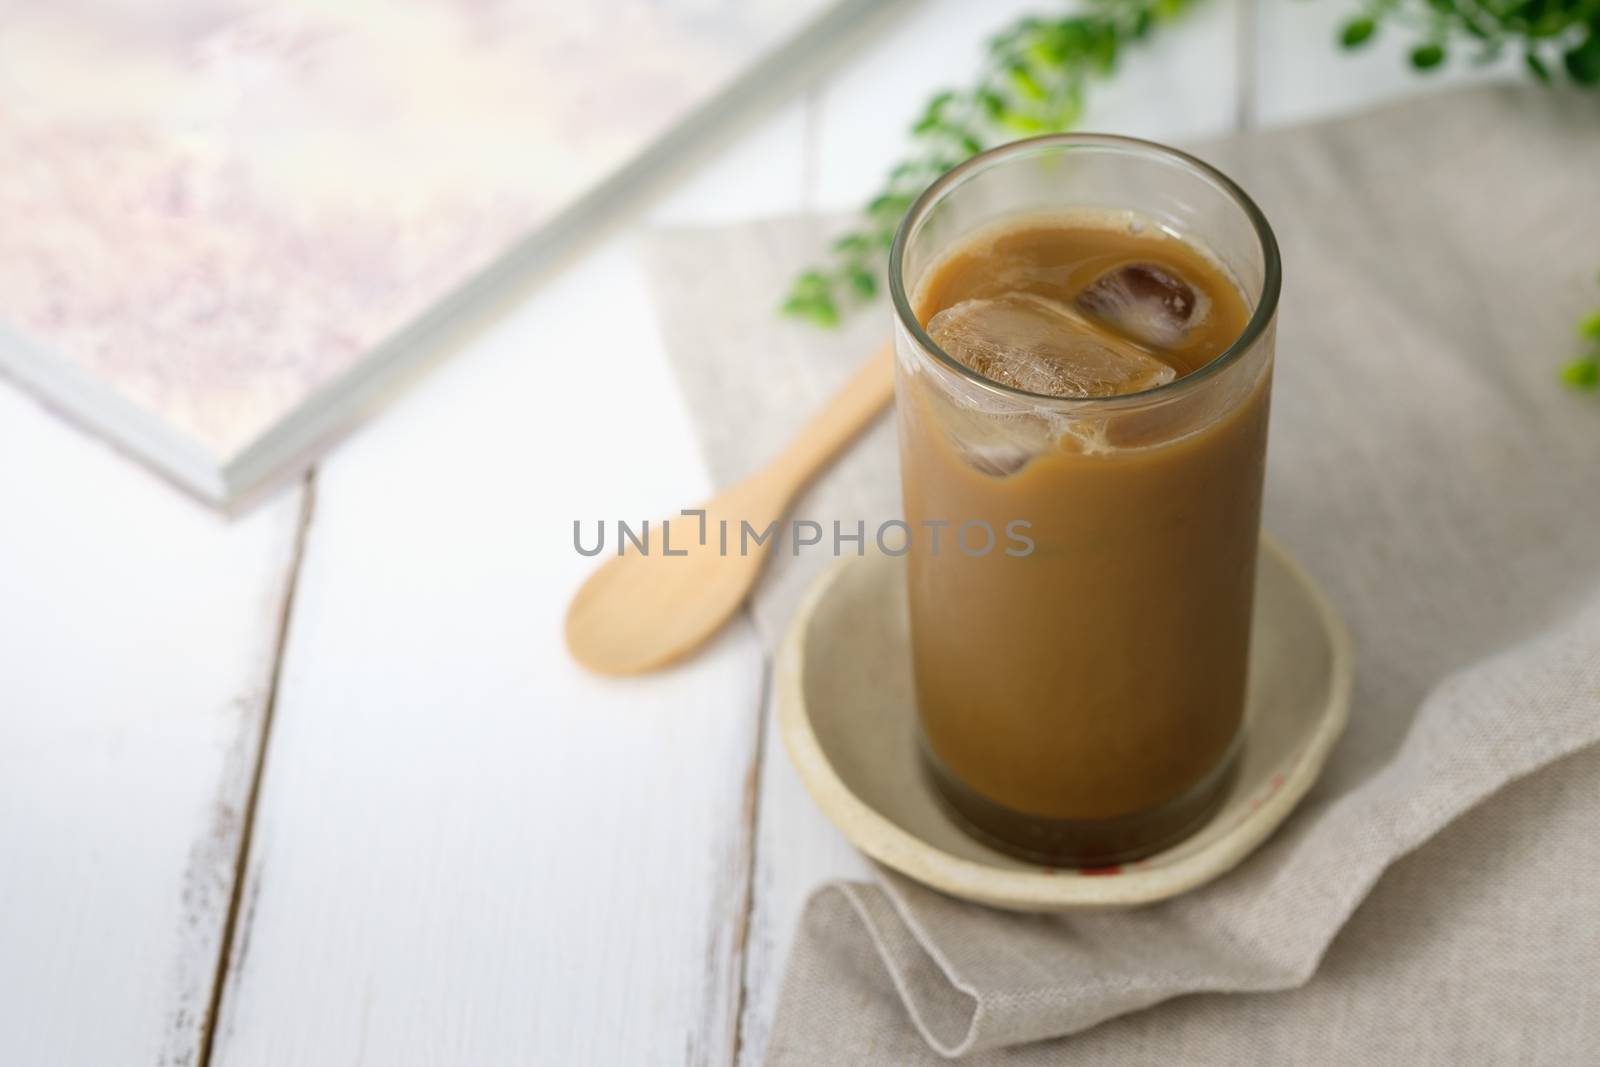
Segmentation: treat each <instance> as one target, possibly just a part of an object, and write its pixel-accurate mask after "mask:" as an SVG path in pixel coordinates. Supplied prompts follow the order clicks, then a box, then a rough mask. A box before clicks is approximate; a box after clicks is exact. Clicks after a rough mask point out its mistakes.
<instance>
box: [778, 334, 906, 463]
mask: <svg viewBox="0 0 1600 1067" xmlns="http://www.w3.org/2000/svg"><path fill="white" fill-rule="evenodd" d="M892 399H894V344H893V342H889V341H885V342H884V343H883V345H882V346H880V347H879V348H878V349H877V351H875V352H873V353H872V355H871V356H870V357H868V359H867V361H866V362H865V363H863V364H862V365H861V369H860V370H858V371H856V373H855V375H854V376H852V377H851V379H850V380H849V381H848V382H846V383H845V384H844V386H843V387H842V388H840V390H839V391H838V392H837V393H835V394H834V395H833V398H832V399H831V400H829V401H828V403H827V404H826V405H824V406H823V408H822V410H821V411H819V412H817V414H815V415H814V416H812V418H811V421H810V422H807V423H806V424H805V426H803V427H801V429H800V432H799V433H798V434H796V435H795V437H794V440H792V441H790V442H789V444H788V447H786V448H785V449H784V450H783V451H782V452H781V453H779V455H778V458H777V459H775V460H773V461H772V465H771V467H770V468H769V472H770V473H769V476H770V477H771V478H773V480H774V481H775V482H780V483H782V484H783V485H784V488H785V489H786V490H787V493H788V494H793V493H796V492H798V491H799V490H800V489H801V487H803V486H804V485H805V484H806V483H807V482H809V481H810V480H811V479H812V478H813V477H814V476H815V475H816V474H817V472H818V471H821V470H822V469H823V468H824V467H825V466H827V463H828V461H829V460H830V459H832V458H833V456H834V454H835V453H837V452H838V451H839V450H840V449H841V448H843V447H844V446H845V445H847V444H849V443H850V441H851V440H853V439H854V438H855V437H856V435H857V434H859V433H860V432H861V431H862V430H864V429H865V428H866V427H867V425H868V424H869V423H871V422H872V420H873V419H874V418H876V417H877V415H878V413H879V412H881V411H882V410H883V409H884V408H885V407H886V406H887V405H888V403H889V401H890V400H892Z"/></svg>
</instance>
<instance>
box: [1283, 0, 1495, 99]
mask: <svg viewBox="0 0 1600 1067" xmlns="http://www.w3.org/2000/svg"><path fill="white" fill-rule="evenodd" d="M1254 2H1255V3H1256V4H1257V5H1258V8H1257V16H1256V25H1257V49H1256V53H1257V62H1256V74H1255V80H1256V102H1255V112H1256V115H1257V117H1258V118H1259V120H1260V121H1261V122H1262V123H1263V124H1270V123H1283V122H1292V121H1298V120H1303V119H1310V118H1315V117H1317V116H1319V115H1329V114H1337V113H1340V112H1345V111H1351V110H1354V109H1357V108H1361V107H1365V106H1367V105H1370V104H1376V103H1378V102H1381V101H1384V100H1391V99H1396V98H1399V97H1403V96H1407V95H1410V94H1413V93H1423V92H1430V91H1434V90H1437V89H1441V88H1445V87H1447V86H1451V85H1460V84H1464V83H1467V82H1472V81H1481V80H1485V79H1493V78H1503V77H1507V76H1514V75H1515V74H1516V72H1517V71H1519V70H1520V66H1519V65H1520V63H1521V59H1520V57H1518V56H1516V55H1507V56H1505V57H1504V58H1503V59H1502V61H1500V62H1498V63H1495V64H1492V65H1490V66H1487V67H1475V66H1472V65H1471V64H1469V63H1467V62H1464V61H1462V59H1457V60H1455V61H1453V62H1452V63H1451V64H1450V65H1449V66H1448V67H1445V68H1442V69H1437V70H1434V71H1432V72H1429V73H1418V72H1417V71H1415V70H1413V69H1412V68H1411V65H1410V63H1409V62H1408V61H1407V58H1406V57H1407V54H1408V53H1409V51H1410V49H1411V47H1412V46H1413V45H1415V44H1417V43H1418V38H1417V36H1416V34H1415V33H1414V32H1413V31H1412V30H1411V29H1410V28H1407V27H1401V26H1385V27H1384V28H1382V29H1381V30H1380V31H1379V33H1378V36H1377V37H1375V38H1374V39H1373V40H1371V41H1369V42H1368V43H1367V45H1366V46H1365V47H1364V48H1362V49H1360V50H1359V51H1354V52H1350V51H1346V50H1344V49H1342V48H1340V47H1339V33H1340V30H1341V28H1342V27H1343V26H1344V23H1345V22H1346V21H1347V20H1348V19H1350V18H1351V17H1352V16H1353V15H1356V14H1358V13H1359V12H1360V5H1359V4H1358V3H1356V2H1355V0H1254ZM1463 59H1464V57H1463Z"/></svg>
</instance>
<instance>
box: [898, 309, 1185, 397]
mask: <svg viewBox="0 0 1600 1067" xmlns="http://www.w3.org/2000/svg"><path fill="white" fill-rule="evenodd" d="M928 334H929V335H930V336H931V337H932V338H933V339H934V341H936V342H938V344H939V347H940V348H942V349H944V350H945V352H947V353H949V354H950V355H951V356H952V357H954V358H955V359H956V360H957V361H959V362H960V363H961V364H962V365H964V366H966V367H967V368H969V369H971V370H974V371H976V372H978V373H979V374H981V375H983V376H984V377H985V378H988V379H989V380H990V381H994V382H999V383H1000V384H1001V385H1008V386H1010V387H1012V388H1013V389H1024V390H1026V391H1028V392H1030V393H1043V394H1045V395H1047V396H1059V397H1089V396H1115V395H1117V394H1120V393H1137V392H1140V391H1142V390H1145V389H1154V388H1155V387H1156V386H1158V385H1165V384H1166V383H1167V382H1170V381H1172V379H1173V378H1175V377H1177V372H1176V371H1174V370H1173V369H1172V368H1171V367H1169V366H1167V365H1166V364H1165V363H1163V362H1161V361H1160V360H1159V359H1156V358H1155V357H1153V356H1151V355H1149V354H1147V353H1145V352H1142V351H1140V350H1139V349H1138V348H1136V347H1135V346H1134V345H1132V344H1128V343H1126V342H1123V341H1122V340H1120V339H1119V338H1116V337H1113V336H1110V335H1109V334H1108V333H1107V331H1105V330H1103V329H1100V328H1098V327H1096V326H1095V325H1094V324H1093V323H1091V322H1088V321H1087V320H1086V319H1085V318H1084V316H1082V315H1080V314H1079V313H1078V312H1076V311H1074V310H1073V309H1072V308H1070V307H1068V306H1067V305H1066V304H1063V303H1061V302H1060V301H1059V300H1051V299H1050V298H1049V297H1044V296H1038V295H1036V294H1034V293H1003V294H1001V295H1000V296H997V297H993V298H992V299H977V300H963V301H962V302H961V303H959V304H954V305H952V306H950V307H947V308H945V309H944V310H943V311H941V312H939V313H938V314H937V315H935V316H934V317H933V318H931V319H929V320H928Z"/></svg>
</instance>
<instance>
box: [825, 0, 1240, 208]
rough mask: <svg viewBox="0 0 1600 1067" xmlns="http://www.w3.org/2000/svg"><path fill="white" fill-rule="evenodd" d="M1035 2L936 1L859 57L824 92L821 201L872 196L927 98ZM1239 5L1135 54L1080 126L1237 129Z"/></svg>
mask: <svg viewBox="0 0 1600 1067" xmlns="http://www.w3.org/2000/svg"><path fill="white" fill-rule="evenodd" d="M1045 10H1049V5H1043V6H1041V5H1040V3H1039V0H995V2H993V3H986V4H973V3H970V2H965V0H929V2H925V3H922V4H918V5H915V6H913V7H909V8H908V9H907V10H906V12H905V15H904V16H903V17H902V18H901V19H900V20H898V21H897V22H896V23H895V24H894V25H893V26H892V28H891V30H890V31H889V32H887V33H884V34H882V35H880V36H879V37H878V38H877V39H876V40H875V41H873V42H872V43H871V44H869V45H868V46H866V47H864V48H863V49H861V50H860V51H858V52H857V53H856V54H855V55H853V56H852V57H851V59H850V61H849V62H848V64H847V65H846V66H844V67H843V68H842V69H841V70H840V71H839V72H838V73H837V74H836V75H834V76H832V77H829V78H827V79H826V80H825V81H824V82H823V85H822V88H821V91H820V93H819V96H818V98H819V105H820V108H821V111H820V114H821V116H822V123H821V127H820V134H819V168H820V169H819V172H818V203H819V204H820V206H822V207H823V208H834V209H839V208H852V207H856V206H858V205H860V204H861V203H862V202H864V201H865V200H866V199H867V198H869V197H871V196H872V195H873V194H875V193H876V192H877V191H878V189H879V187H880V185H881V183H882V181H883V179H884V176H885V175H886V174H887V173H888V171H889V169H890V168H891V167H893V166H894V165H895V163H897V162H899V160H900V159H901V158H902V157H903V156H904V154H905V152H906V149H907V146H908V139H907V131H908V129H909V127H910V125H911V123H912V122H913V121H914V120H915V119H916V118H917V116H918V115H919V114H921V110H922V107H923V105H924V104H926V103H927V100H928V98H929V97H930V96H931V95H932V94H933V93H934V92H937V91H938V90H939V89H941V88H946V87H951V86H960V85H965V84H967V83H968V82H970V81H971V79H972V77H973V75H974V74H975V73H976V71H977V70H978V68H979V65H980V63H981V61H982V58H983V49H984V42H985V41H987V40H988V38H989V37H990V36H991V35H993V34H994V33H995V32H996V31H998V30H1001V29H1003V28H1005V27H1007V26H1009V25H1011V24H1012V23H1013V22H1014V21H1015V20H1016V19H1018V18H1020V17H1022V16H1023V15H1027V14H1038V13H1039V12H1041V11H1045ZM1237 36H1238V35H1237V27H1236V23H1235V5H1234V0H1211V2H1209V3H1204V4H1201V5H1199V7H1198V8H1197V9H1196V10H1194V11H1193V12H1191V13H1189V14H1188V15H1186V16H1185V18H1184V19H1183V21H1181V22H1175V23H1172V24H1170V25H1169V26H1164V27H1162V29H1161V30H1160V32H1158V33H1157V34H1156V35H1155V36H1153V37H1152V38H1151V40H1150V42H1149V43H1148V45H1140V46H1138V47H1136V48H1130V49H1129V50H1128V51H1127V52H1126V53H1125V54H1124V56H1123V58H1122V61H1121V64H1120V67H1119V69H1118V72H1117V74H1116V76H1115V78H1114V79H1113V80H1111V81H1108V82H1097V83H1096V84H1095V85H1094V86H1093V88H1092V89H1091V91H1090V94H1089V102H1088V107H1087V109H1086V110H1085V114H1084V121H1083V123H1082V126H1083V128H1084V129H1092V130H1098V131H1102V132H1107V133H1122V134H1128V135H1131V136H1136V137H1151V138H1155V139H1158V140H1172V139H1175V138H1180V137H1197V136H1204V135H1206V134H1212V133H1220V132H1223V131H1226V130H1229V129H1232V128H1233V125H1234V120H1235V115H1236V112H1237V109H1238V99H1237V93H1236V83H1235V79H1234V55H1235V48H1236V43H1237Z"/></svg>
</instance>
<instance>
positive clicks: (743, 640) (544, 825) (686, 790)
mask: <svg viewBox="0 0 1600 1067" xmlns="http://www.w3.org/2000/svg"><path fill="white" fill-rule="evenodd" d="M779 127H782V128H784V129H786V130H787V131H788V132H779V133H776V134H774V133H773V132H772V131H773V130H774V129H776V128H779ZM801 127H802V123H801V121H800V117H799V113H798V109H796V110H795V111H794V112H793V114H792V115H790V116H789V117H787V118H784V117H780V118H778V119H775V120H773V121H772V122H771V123H769V124H766V125H761V126H759V128H758V132H757V134H756V135H754V136H753V137H751V138H750V139H748V140H745V141H741V142H740V143H738V144H736V145H734V146H732V147H730V148H729V149H728V152H727V153H726V154H725V155H724V156H723V157H722V158H720V159H719V160H717V161H715V162H714V163H713V164H712V167H713V168H714V169H715V171H716V172H715V173H711V174H708V175H703V176H699V177H697V178H695V179H691V182H690V184H689V185H688V186H686V188H685V189H683V190H681V191H679V192H678V193H675V194H674V195H673V196H670V197H668V198H667V199H666V200H664V201H663V206H660V207H658V208H657V209H656V210H657V214H658V217H662V218H671V217H674V215H675V213H681V214H678V217H683V216H688V217H692V218H696V219H699V220H705V219H707V218H708V217H712V216H714V213H715V205H716V203H717V202H718V201H719V200H725V201H726V203H727V204H728V206H729V209H730V210H731V211H733V212H734V213H735V214H740V213H745V212H750V211H755V210H762V211H779V210H787V211H793V210H797V209H798V208H799V206H800V201H799V181H800V175H801V171H802V168H801V167H800V166H799V151H800V148H799V134H800V130H801ZM701 182H703V183H704V184H703V185H701V184H699V183H701ZM753 191H754V192H753ZM763 198H764V200H765V203H764V205H763V204H762V203H761V202H760V201H761V200H762V199H763ZM524 296H525V299H523V300H521V301H520V302H519V303H517V305H516V306H514V307H512V308H510V309H509V311H508V313H507V314H505V315H504V317H502V318H501V319H500V320H499V321H497V322H494V323H492V324H490V325H489V326H488V327H487V328H486V329H485V330H483V332H482V333H481V334H480V335H478V336H477V337H475V338H473V339H472V340H471V341H470V342H469V344H468V346H467V350H466V351H464V352H462V353H461V354H460V355H458V356H456V357H455V358H454V359H452V360H451V361H450V362H449V363H448V364H447V365H445V366H443V367H442V368H441V369H439V370H438V371H437V372H435V373H434V374H433V375H431V376H430V377H429V379H428V382H427V386H426V388H425V389H421V390H416V391H413V393H412V395H410V396H408V397H405V398H404V399H403V400H402V402H401V403H400V404H399V405H398V406H397V407H396V408H395V409H394V410H392V411H391V412H389V413H388V414H387V415H386V416H385V417H384V418H383V419H381V420H379V421H378V422H377V423H375V424H373V425H372V426H370V427H368V428H367V429H366V430H365V431H363V432H362V433H361V434H360V435H359V436H357V437H356V438H355V439H353V440H351V441H350V442H348V443H347V444H346V446H345V447H344V448H343V449H342V450H341V451H340V452H338V453H337V454H336V455H335V456H334V457H333V458H332V459H331V460H330V461H329V462H328V463H327V464H326V465H325V466H324V467H323V469H322V471H321V473H320V475H319V482H318V494H317V496H318V500H317V504H316V509H315V517H314V520H313V526H312V531H313V536H312V539H311V542H310V545H309V548H308V551H307V554H306V557H305V563H304V567H303V572H302V577H301V581H300V586H299V591H298V593H297V601H296V610H295V615H294V620H293V624H292V626H291V630H290V635H289V642H288V648H287V650H286V656H285V663H284V672H283V679H282V686H281V689H280V694H279V702H278V708H277V711H276V713H275V726H274V731H273V737H272V740H271V747H270V751H269V754H268V757H267V763H266V772H265V779H264V784H263V790H262V795H261V800H260V808H259V812H260V814H259V818H258V821H257V824H256V828H255V831H254V837H253V846H252V849H251V856H250V861H249V865H248V873H247V879H248V880H247V886H246V892H245V903H244V908H243V910H242V913H241V920H240V930H239V937H238V943H237V951H236V952H235V954H234V957H233V958H232V960H231V961H230V969H229V973H228V976H227V984H226V992H225V997H224V1003H223V1013H222V1017H221V1021H220V1025H219V1030H218V1038H217V1046H216V1054H215V1056H214V1059H213V1062H215V1063H217V1064H219V1065H221V1067H247V1065H254V1064H263V1065H265V1064H272V1065H278V1064H286V1063H311V1062H316V1063H322V1062H338V1063H374V1064H383V1065H385V1067H404V1065H408V1064H437V1063H468V1062H479V1063H541V1064H543V1063H551V1064H563V1065H567V1064H572V1065H579V1064H606V1065H610V1064H628V1065H630V1067H632V1065H636V1064H637V1065H648V1064H656V1063H672V1064H678V1063H683V1062H689V1063H693V1064H702V1063H703V1064H725V1063H729V1062H731V1060H732V1056H733V1047H734V1043H735V1040H736V1036H735V1025H736V1022H737V1015H736V1013H737V1003H738V998H739V974H740V968H739V958H740V951H741V946H742V943H743V936H744V923H745V916H746V894H747V892H748V878H749V863H750V850H751V830H752V821H753V814H752V813H753V805H754V776H755V773H756V766H755V760H756V754H757V751H758V732H759V723H760V718H759V714H758V708H759V704H760V693H761V688H762V683H763V677H764V666H763V663H762V657H761V654H760V650H759V648H758V646H757V644H756V643H755V641H754V639H753V637H752V635H751V634H750V632H749V630H748V627H747V625H746V624H744V623H743V622H740V623H738V624H736V625H735V626H733V627H732V628H731V629H730V630H729V632H728V633H726V634H724V635H723V636H722V637H721V638H720V639H719V640H718V641H717V642H716V643H715V645H714V646H713V647H712V648H711V649H710V650H709V651H708V652H707V653H706V654H704V655H703V656H701V657H699V658H697V659H695V660H693V661H691V662H690V663H688V664H685V665H684V666H682V667H681V668H678V669H676V670H674V671H671V672H669V673H666V674H664V675H661V676H657V677H652V678H647V679H641V680H638V681H629V682H614V681H605V680H601V679H597V678H593V677H590V676H586V675H584V674H583V673H581V672H580V671H579V670H578V669H577V668H576V667H575V666H573V665H572V664H571V663H570V662H569V661H568V659H567V657H566V655H565V653H564V651H563V649H562V647H561V644H560V625H561V618H562V613H563V611H564V607H565V603H566V600H567V598H568V596H569V595H570V593H571V591H572V590H573V589H574V588H575V587H576V585H577V583H578V582H579V581H580V580H581V579H582V578H583V577H584V576H585V575H586V574H587V573H588V571H589V569H590V566H591V562H592V561H590V560H587V559H584V558H582V557H580V556H578V555H577V553H576V552H575V551H574V549H573V546H572V522H573V520H574V519H582V520H584V521H585V522H586V523H592V522H593V520H595V519H598V518H601V517H604V518H607V519H611V520H614V519H616V518H619V517H627V518H630V519H641V518H644V517H647V516H652V515H657V514H661V513H664V512H667V511H669V510H670V509H672V508H675V507H678V506H682V505H683V504H684V503H685V502H687V501H690V500H693V499H695V498H697V497H699V496H701V495H703V494H704V493H705V492H706V491H707V490H708V489H709V488H710V486H709V484H708V481H707V478H706V475H705V472H704V468H703V466H702V464H701V462H700V459H699V456H698V450H697V446H696V444H695V443H694V438H693V435H692V433H691V428H690V426H689V425H688V421H687V416H686V413H685V411H684V409H683V406H682V404H681V402H680V400H679V398H678V395H677V392H676V388H675V385H674V383H673V381H672V378H671V372H670V371H669V369H668V368H667V366H666V364H665V359H664V354H663V352H662V350H661V344H660V340H659V337H658V335H657V331H656V326H655V323H654V319H653V312H652V309H651V308H650V304H649V296H648V293H647V289H646V284H645V281H644V278H643V276H642V273H641V270H640V267H639V264H638V261H637V258H636V256H635V254H634V249H633V247H632V245H631V243H630V241H629V240H628V239H627V238H626V237H613V238H611V239H609V240H607V241H606V242H605V243H604V244H602V245H601V246H600V247H598V248H596V249H592V250H590V251H588V252H586V253H584V254H583V255H581V256H580V257H579V258H578V260H577V262H576V263H574V264H572V265H570V266H569V267H568V269H567V270H566V271H565V272H564V273H563V274H561V275H560V276H558V277H556V278H554V279H552V280H549V281H547V282H546V283H545V284H544V285H542V286H541V287H540V288H538V289H537V290H536V291H535V292H533V293H532V294H531V295H528V294H524ZM587 529H589V530H591V531H592V529H593V527H592V525H591V526H589V527H587Z"/></svg>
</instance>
